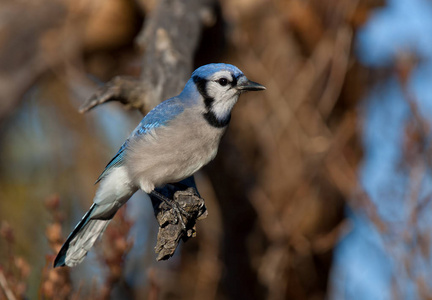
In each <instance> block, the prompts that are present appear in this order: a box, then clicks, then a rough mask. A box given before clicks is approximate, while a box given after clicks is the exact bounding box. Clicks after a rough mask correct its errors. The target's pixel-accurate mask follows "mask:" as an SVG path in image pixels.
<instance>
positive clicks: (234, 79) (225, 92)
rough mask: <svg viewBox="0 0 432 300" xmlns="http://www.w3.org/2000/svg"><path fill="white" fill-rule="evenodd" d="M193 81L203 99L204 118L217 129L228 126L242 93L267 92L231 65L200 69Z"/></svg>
mask: <svg viewBox="0 0 432 300" xmlns="http://www.w3.org/2000/svg"><path fill="white" fill-rule="evenodd" d="M192 81H193V83H194V84H195V86H196V88H197V90H198V91H199V93H200V94H201V96H202V98H203V103H202V105H203V111H204V117H205V118H206V120H207V121H208V122H209V123H210V124H211V125H212V126H215V127H225V126H226V125H228V123H229V120H230V118H231V110H232V108H233V107H234V104H235V103H236V102H237V100H238V97H239V96H240V94H241V93H243V92H246V91H260V90H265V87H264V86H263V85H261V84H259V83H256V82H253V81H250V80H249V79H247V78H246V76H245V75H244V74H243V72H242V71H240V70H239V69H238V68H237V67H235V66H233V65H229V64H208V65H204V66H202V67H199V68H198V69H196V70H195V71H194V72H193V73H192Z"/></svg>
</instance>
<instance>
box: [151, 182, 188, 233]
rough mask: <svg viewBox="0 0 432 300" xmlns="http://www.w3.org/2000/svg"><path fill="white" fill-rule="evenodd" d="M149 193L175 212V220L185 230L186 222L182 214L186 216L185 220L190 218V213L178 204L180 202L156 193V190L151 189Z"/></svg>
mask: <svg viewBox="0 0 432 300" xmlns="http://www.w3.org/2000/svg"><path fill="white" fill-rule="evenodd" d="M151 195H153V196H155V197H156V198H158V199H159V200H161V201H163V202H164V203H165V204H167V205H168V206H169V207H170V208H171V209H172V210H173V212H174V214H175V216H174V217H175V222H176V223H177V222H180V224H181V226H182V228H183V230H186V224H185V222H184V220H183V216H184V217H185V218H186V220H188V219H190V218H192V215H191V214H190V213H188V212H187V211H186V210H184V209H183V207H181V206H180V204H179V203H178V202H177V201H175V200H173V199H170V198H168V197H165V196H164V195H162V194H161V193H158V192H156V191H154V190H153V191H152V192H151Z"/></svg>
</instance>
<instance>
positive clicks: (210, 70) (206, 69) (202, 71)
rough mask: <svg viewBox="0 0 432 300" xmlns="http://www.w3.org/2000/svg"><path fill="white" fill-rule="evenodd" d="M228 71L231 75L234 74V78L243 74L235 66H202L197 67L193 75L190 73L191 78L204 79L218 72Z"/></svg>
mask: <svg viewBox="0 0 432 300" xmlns="http://www.w3.org/2000/svg"><path fill="white" fill-rule="evenodd" d="M223 70H226V71H229V72H231V73H233V74H234V77H237V76H239V75H243V72H242V71H241V70H240V69H239V68H237V67H236V66H233V65H230V64H222V63H219V64H208V65H204V66H201V67H199V68H198V69H196V70H195V71H194V72H193V73H192V77H194V76H198V77H201V78H206V77H208V76H210V75H212V74H214V73H216V72H219V71H223Z"/></svg>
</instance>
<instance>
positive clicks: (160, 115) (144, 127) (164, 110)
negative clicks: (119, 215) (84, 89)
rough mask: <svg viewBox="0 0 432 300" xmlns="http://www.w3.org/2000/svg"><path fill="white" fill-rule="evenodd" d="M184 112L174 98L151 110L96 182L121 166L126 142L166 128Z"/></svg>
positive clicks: (182, 107)
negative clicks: (161, 127)
mask: <svg viewBox="0 0 432 300" xmlns="http://www.w3.org/2000/svg"><path fill="white" fill-rule="evenodd" d="M183 110H184V106H183V104H182V103H181V101H180V100H179V99H178V98H176V97H174V98H171V99H168V100H166V101H164V102H162V103H161V104H159V105H158V106H156V107H155V108H153V109H152V110H151V111H150V112H149V113H148V114H147V115H146V116H145V117H144V118H143V119H142V121H141V122H140V123H139V124H138V126H137V127H136V128H135V129H134V131H132V133H131V134H130V136H129V137H128V139H127V140H126V141H125V142H124V144H123V145H122V146H121V147H120V150H119V151H118V152H117V154H116V155H115V156H114V157H113V159H111V161H110V162H109V163H108V164H107V166H106V167H105V170H104V171H103V172H102V174H101V175H100V176H99V178H98V179H97V180H96V183H98V182H99V181H100V180H101V179H102V178H104V177H105V176H106V175H107V174H108V173H109V172H110V171H111V170H112V169H113V168H115V167H117V166H120V165H122V163H123V159H124V155H125V149H126V148H127V145H128V142H129V140H130V139H131V138H134V137H137V136H140V135H144V134H146V133H147V132H149V131H150V130H152V129H154V128H157V127H160V126H166V125H167V124H168V122H169V121H171V120H172V119H174V118H175V117H176V116H177V115H179V114H180V113H182V112H183Z"/></svg>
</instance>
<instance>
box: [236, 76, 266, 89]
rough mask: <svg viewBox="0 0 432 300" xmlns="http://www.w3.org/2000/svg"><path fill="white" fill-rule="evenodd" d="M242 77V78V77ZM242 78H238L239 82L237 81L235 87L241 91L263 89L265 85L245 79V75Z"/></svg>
mask: <svg viewBox="0 0 432 300" xmlns="http://www.w3.org/2000/svg"><path fill="white" fill-rule="evenodd" d="M243 78H244V79H243ZM243 78H242V79H243V80H242V79H240V80H239V82H238V83H237V89H238V90H240V91H242V92H246V91H262V90H265V89H266V88H265V86H263V85H262V84H259V83H257V82H253V81H251V80H249V79H247V78H246V77H243Z"/></svg>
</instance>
